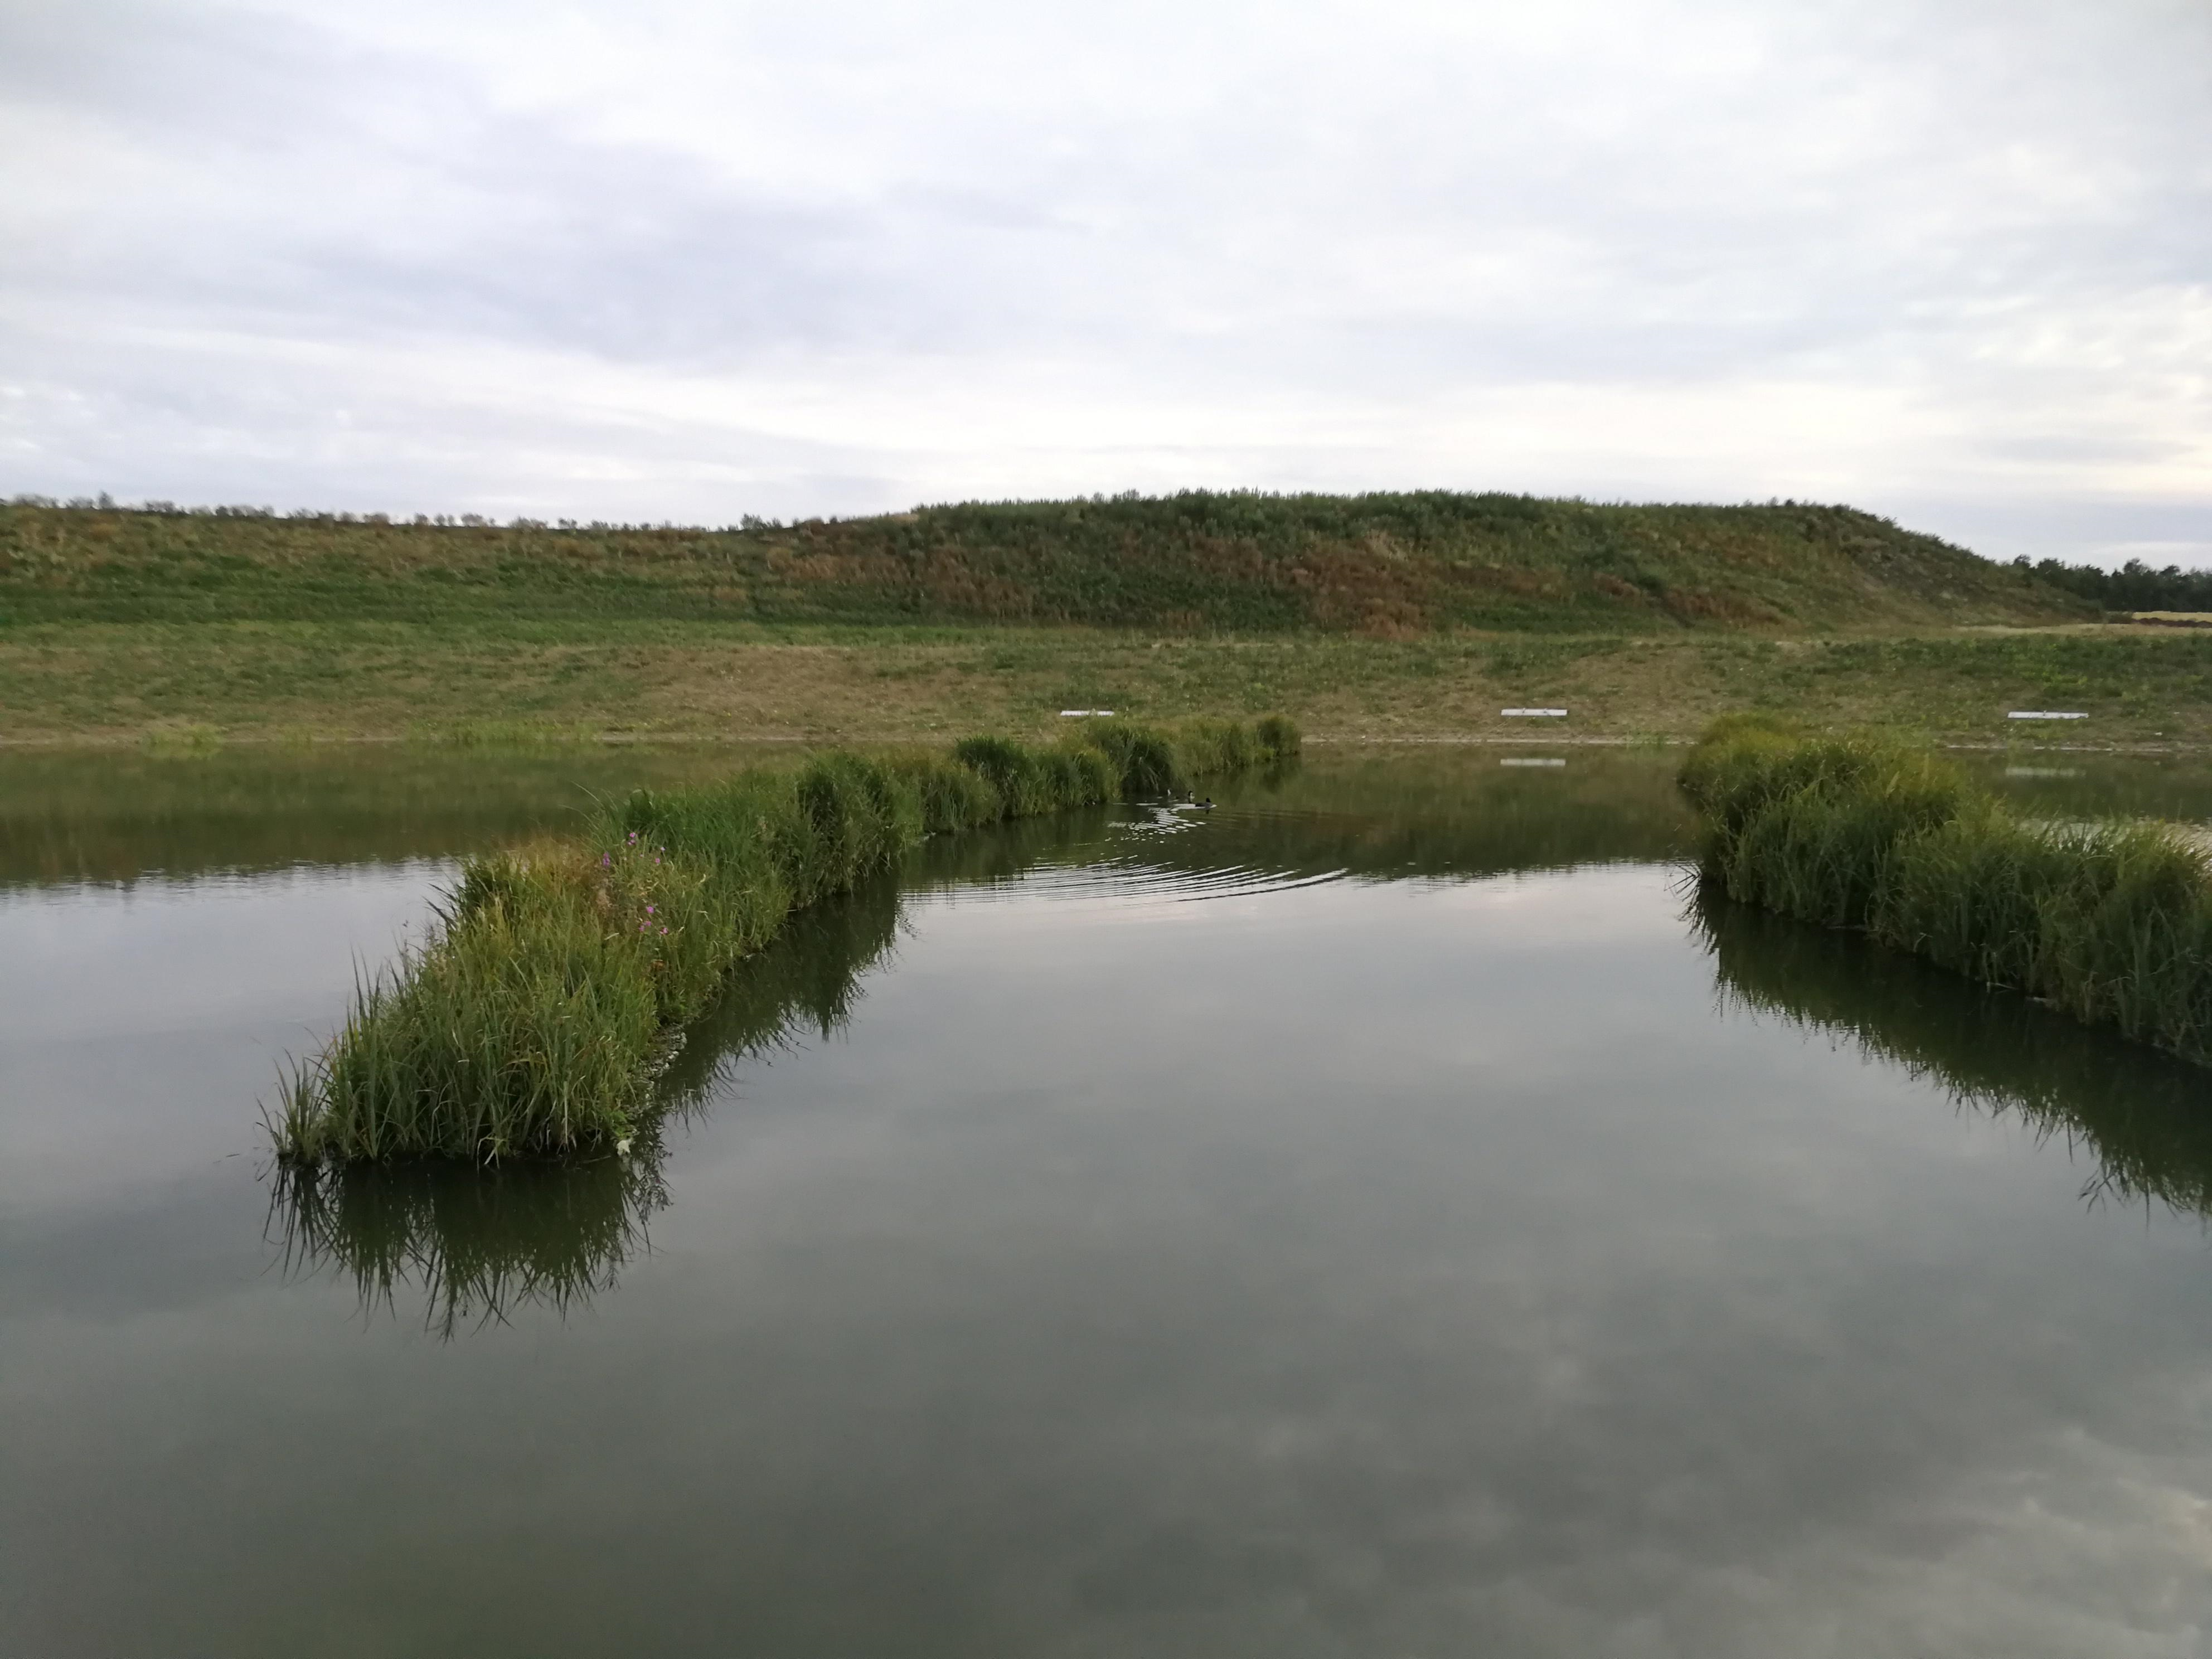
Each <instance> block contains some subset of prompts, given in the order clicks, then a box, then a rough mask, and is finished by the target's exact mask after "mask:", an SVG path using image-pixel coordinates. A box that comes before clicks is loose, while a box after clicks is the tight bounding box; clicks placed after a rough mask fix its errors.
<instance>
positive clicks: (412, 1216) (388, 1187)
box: [270, 1151, 668, 1336]
mask: <svg viewBox="0 0 2212 1659" xmlns="http://www.w3.org/2000/svg"><path fill="white" fill-rule="evenodd" d="M667 1202H668V1189H667V1187H666V1185H665V1183H664V1182H663V1181H662V1180H661V1177H660V1172H659V1158H657V1157H655V1156H653V1155H651V1152H650V1151H647V1152H643V1153H641V1155H639V1156H635V1157H630V1158H598V1159H593V1160H591V1161H589V1162H586V1163H580V1164H569V1165H561V1166H554V1165H546V1164H511V1165H507V1166H505V1167H502V1168H501V1169H497V1170H477V1169H473V1168H470V1167H468V1166H466V1165H457V1164H416V1165H412V1166H407V1167H402V1168H386V1167H380V1166H377V1165H373V1164H356V1165H353V1166H350V1167H348V1168H345V1169H340V1170H325V1169H315V1168H310V1167H306V1166H300V1165H294V1166H290V1167H288V1168H285V1169H283V1170H280V1171H279V1172H278V1176H277V1181H276V1191H275V1193H274V1194H273V1195H272V1198H271V1200H270V1234H271V1236H272V1237H276V1238H277V1239H279V1240H281V1242H282V1243H283V1247H284V1253H285V1258H286V1261H287V1262H288V1263H289V1264H290V1265H292V1266H294V1267H307V1268H312V1267H324V1266H326V1265H327V1266H331V1267H336V1268H337V1270H338V1271H339V1272H340V1273H343V1274H345V1275H347V1276H348V1277H349V1278H351V1279H353V1281H354V1283H355V1285H356V1288H357V1289H358V1290H359V1291H360V1293H361V1298H362V1305H363V1306H364V1307H375V1306H379V1305H382V1306H387V1307H388V1306H390V1305H392V1302H393V1300H394V1296H395V1292H396V1291H398V1290H399V1289H401V1288H402V1287H404V1286H405V1285H410V1284H414V1285H419V1286H420V1288H421V1289H422V1293H423V1295H424V1297H425V1298H426V1299H427V1301H428V1322H429V1323H430V1325H431V1326H432V1327H433V1328H435V1329H437V1330H439V1331H440V1332H441V1334H445V1335H447V1336H450V1335H452V1334H453V1333H454V1332H455V1331H456V1330H457V1329H458V1328H459V1327H460V1326H461V1325H463V1324H465V1323H471V1322H483V1321H486V1320H501V1319H504V1318H505V1317H506V1316H507V1314H508V1313H509V1312H510V1311H511V1310H514V1309H516V1308H519V1307H521V1306H523V1305H526V1304H538V1305H541V1306H545V1307H550V1308H552V1309H554V1310H556V1311H558V1312H565V1311H566V1310H568V1308H569V1307H571V1306H573V1305H574V1304H577V1303H580V1302H584V1301H588V1300H589V1299H590V1298H591V1297H592V1295H593V1294H594V1293H596V1292H598V1291H605V1290H610V1289H611V1288H613V1285H614V1283H615V1276H616V1273H617V1270H618V1269H619V1268H620V1267H621V1266H622V1264H623V1262H624V1261H627V1260H628V1259H629V1256H630V1255H632V1254H633V1253H635V1251H636V1250H638V1249H642V1248H643V1247H644V1245H645V1243H646V1223H647V1220H648V1218H650V1217H651V1216H652V1215H653V1213H654V1212H656V1211H659V1210H660V1209H662V1208H665V1206H666V1205H667Z"/></svg>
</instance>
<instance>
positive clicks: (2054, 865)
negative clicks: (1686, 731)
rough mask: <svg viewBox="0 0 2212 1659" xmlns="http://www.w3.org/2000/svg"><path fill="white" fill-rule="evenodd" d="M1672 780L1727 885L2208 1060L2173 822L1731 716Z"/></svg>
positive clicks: (1849, 739) (2198, 960) (2199, 858)
mask: <svg viewBox="0 0 2212 1659" xmlns="http://www.w3.org/2000/svg"><path fill="white" fill-rule="evenodd" d="M1681 784H1682V787H1683V790H1684V792H1685V793H1686V794H1687V795H1688V796H1689V798H1690V799H1691V800H1692V803H1693V804H1694V805H1696V806H1697V807H1698V809H1699V812H1700V813H1701V815H1702V816H1703V817H1704V818H1705V829H1706V835H1705V848H1704V854H1703V857H1702V860H1701V873H1702V877H1703V879H1704V880H1705V882H1706V883H1707V884H1710V885H1711V886H1712V887H1714V888H1717V890H1720V891H1722V892H1724V893H1725V894H1726V895H1727V896H1728V897H1729V898H1731V899H1735V900H1737V901H1739V902H1744V903H1748V904H1755V905H1759V906H1761V907H1763V908H1766V909H1770V910H1775V911H1779V912H1781V913H1782V914H1784V915H1790V916H1795V917H1797V918H1799V919H1800V920H1802V921H1815V922H1820V923H1821V924H1823V925H1825V926H1827V927H1844V928H1852V929H1857V930H1859V931H1861V932H1863V933H1867V934H1868V935H1869V936H1870V937H1871V938H1873V939H1875V940H1876V941H1878V942H1879V943H1881V944H1882V945H1887V946H1890V947H1892V948H1893V949H1896V950H1900V951H1911V953H1913V954H1914V955H1917V956H1921V957H1926V958H1928V959H1929V960H1930V961H1932V962H1935V963H1938V964H1940V965H1942V967H1945V968H1948V969H1952V970H1954V972H1957V973H1960V974H1964V975H1967V976H1968V977H1970V978H1972V979H1975V980H1978V981H1982V982H1984V983H1985V984H1990V985H1999V986H2004V987H2009V988H2011V989H2014V990H2018V991H2023V992H2026V993H2027V994H2029V995H2030V996H2033V997H2037V998H2039V999H2041V1000H2043V1001H2045V1002H2046V1003H2048V1004H2050V1005H2051V1006H2053V1007H2056V1008H2057V1009H2059V1010H2061V1011H2062V1012H2065V1013H2068V1014H2070V1015H2072V1016H2073V1017H2074V1018H2077V1019H2080V1020H2082V1021H2084V1022H2086V1023H2088V1024H2098V1025H2109V1026H2112V1027H2114V1028H2116V1029H2117V1030H2119V1031H2120V1032H2121V1033H2123V1034H2124V1035H2125V1036H2129V1037H2131V1038H2134V1039H2136V1040H2137V1041H2139V1042H2149V1043H2153V1044H2155V1045H2156V1046H2158V1047H2160V1048H2166V1049H2169V1050H2171V1051H2172V1052H2173V1053H2175V1054H2180V1055H2182V1056H2184V1057H2185V1058H2186V1059H2189V1060H2194V1061H2196V1062H2197V1063H2198V1064H2200V1065H2212V871H2208V867H2207V862H2206V856H2205V854H2204V852H2203V850H2202V849H2200V848H2197V847H2196V846H2194V845H2192V844H2191V843H2190V842H2186V841H2185V840H2183V839H2182V838H2181V837H2180V836H2177V835H2176V834H2175V833H2174V832H2173V831H2172V829H2169V828H2166V827H2165V826H2162V825H2160V824H2157V823H2145V822H2140V821H2134V822H2130V821H2122V820H2113V821H2103V822H2092V823H2046V822H2040V821H2037V820H2033V819H2027V818H2022V817H2018V816H2017V815H2015V813H2013V812H2012V811H2008V809H2007V808H2006V807H2005V806H2004V805H2002V803H2001V802H1999V801H1998V800H1997V799H1995V798H1994V797H1992V796H1991V795H1990V794H1989V793H1986V792H1985V791H1983V790H1981V789H1978V788H1977V787H1974V786H1973V785H1972V783H1970V782H1969V781H1967V780H1966V778H1965V777H1964V775H1961V774H1960V772H1959V770H1958V769H1956V768H1954V767H1952V766H1950V765H1948V764H1947V763H1944V762H1943V761H1942V760H1941V759H1939V758H1938V757H1936V756H1935V755H1933V754H1930V753H1929V752H1928V751H1927V750H1922V749H1917V748H1914V747H1912V746H1911V745H1909V744H1904V743H1901V742H1899V741H1897V740H1895V739H1893V738H1882V737H1875V736H1868V735H1852V736H1843V737H1826V736H1818V737H1816V736H1808V735H1804V734H1802V733H1799V732H1793V731H1791V730H1789V729H1787V728H1785V727H1784V726H1778V725H1775V724H1772V723H1768V722H1764V721H1759V720H1747V719H1741V718H1738V719H1731V720H1724V721H1722V722H1720V723H1717V725H1716V726H1713V727H1712V728H1711V730H1710V731H1709V732H1707V733H1706V735H1705V738H1703V739H1702V740H1701V741H1700V742H1699V744H1698V745H1697V747H1696V748H1695V749H1694V750H1692V752H1691V754H1690V757H1689V758H1688V760H1687V761H1686V762H1685V763H1684V765H1683V768H1682V771H1681Z"/></svg>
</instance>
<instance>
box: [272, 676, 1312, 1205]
mask: <svg viewBox="0 0 2212 1659" xmlns="http://www.w3.org/2000/svg"><path fill="white" fill-rule="evenodd" d="M1297 744H1298V736H1297V728H1296V727H1295V726H1292V725H1291V724H1290V722H1288V721H1287V720H1280V719H1277V720H1273V721H1270V722H1268V723H1267V725H1266V726H1265V728H1264V733H1263V732H1261V731H1258V730H1255V729H1253V728H1250V727H1247V726H1238V725H1234V724H1232V723H1230V722H1226V721H1194V722H1191V723H1189V724H1188V725H1187V726H1175V727H1162V728H1145V727H1138V726H1133V725H1131V724H1129V723H1127V722H1124V721H1119V720H1096V721H1090V722H1086V724H1085V727H1084V728H1083V729H1082V730H1081V731H1079V732H1076V733H1073V734H1072V735H1071V737H1070V738H1068V739H1067V740H1066V741H1064V742H1062V743H1060V744H1054V745H1051V746H1039V745H1029V744H1018V743H1015V742H1012V741H1010V740H1008V739H1005V738H969V739H968V740H966V741H965V742H963V743H962V744H959V745H957V747H956V749H955V750H954V751H953V753H952V754H951V756H950V757H945V756H939V755H929V754H914V755H905V756H899V757H893V758H890V759H873V758H869V757H862V756H859V755H853V754H844V753H829V754H824V755H821V756H817V757H815V758H814V759H812V760H811V761H810V762H808V763H806V764H805V765H804V766H802V767H799V768H798V769H794V770H789V771H755V772H748V773H743V774H740V775H737V776H735V777H732V778H730V779H727V780H726V781H721V782H719V783H714V784H708V785H703V786H699V787H690V788H683V789H671V790H663V791H653V790H639V791H637V792H636V793H633V794H631V795H630V796H629V798H628V799H624V800H622V801H620V802H617V803H613V804H611V805H607V806H605V807H604V808H602V809H601V810H600V811H599V812H598V813H597V814H596V815H595V816H594V817H593V818H592V821H591V822H590V823H589V825H588V827H587V828H586V831H585V833H584V834H583V836H581V837H580V839H577V840H574V841H562V842H538V843H533V844H531V845H526V846H523V847H519V848H510V849H507V850H505V851H501V852H499V853H495V854H489V855H488V856H486V857H483V858H479V859H475V860H471V861H470V863H469V864H468V865H467V866H466V867H465V869H464V871H463V872H462V875H461V878H460V879H459V882H457V883H456V884H455V885H454V886H453V889H452V890H450V891H449V892H448V893H447V895H446V896H445V898H444V900H443V901H442V902H441V907H440V910H439V915H438V925H437V926H436V927H435V929H434V930H433V932H432V935H431V937H430V938H429V939H428V941H427V942H425V943H424V944H422V945H419V946H416V947H415V948H413V949H411V950H409V951H404V952H403V953H402V955H401V957H400V958H399V960H398V963H396V964H395V965H394V966H392V968H390V969H386V970H384V971H383V972H380V973H378V974H374V975H370V976H368V977H367V978H365V979H363V981H362V982H361V984H360V985H359V987H358V988H357V992H356V997H355V999H354V1004H353V1007H352V1009H351V1010H350V1012H349V1014H348V1016H347V1018H346V1022H345V1024H344V1026H343V1028H342V1029H341V1030H340V1031H339V1032H338V1034H337V1036H336V1037H335V1038H334V1039H333V1040H332V1041H331V1043H330V1044H329V1046H328V1047H326V1048H325V1049H324V1050H323V1051H322V1052H321V1053H320V1054H318V1055H315V1056H313V1058H311V1059H309V1060H306V1061H305V1062H303V1063H301V1065H299V1066H297V1067H296V1068H295V1069H294V1070H293V1071H292V1072H291V1073H289V1075H288V1076H287V1077H286V1079H285V1080H284V1086H283V1092H282V1095H281V1097H280V1099H279V1101H278V1103H277V1107H276V1114H275V1116H274V1118H273V1120H272V1121H271V1122H270V1133H271V1136H272V1139H274V1140H275V1142H276V1151H277V1153H278V1156H279V1158H282V1159H283V1161H284V1162H285V1163H287V1164H297V1165H313V1164H353V1163H392V1162H398V1161H405V1160H410V1159H417V1158H465V1159H471V1160H476V1161H480V1162H491V1161H496V1160H501V1159H507V1158H569V1157H575V1156H592V1155H599V1154H604V1153H606V1152H617V1151H621V1150H624V1149H626V1147H627V1146H628V1145H629V1142H630V1141H631V1140H632V1139H634V1138H635V1136H637V1135H638V1134H639V1133H641V1131H642V1129H643V1128H645V1127H647V1125H648V1124H649V1122H650V1121H651V1119H652V1117H653V1109H654V1108H653V1103H654V1100H655V1094H654V1089H653V1084H654V1079H655V1077H656V1076H657V1075H658V1073H659V1072H660V1071H661V1070H662V1069H663V1068H665V1066H666V1065H667V1064H668V1062H669V1060H671V1058H672V1056H673V1054H674V1053H675V1052H676V1049H677V1048H678V1045H679V1043H680V1041H681V1035H680V1034H681V1031H682V1028H683V1027H684V1024H686V1022H688V1021H690V1020H691V1019H693V1018H696V1016H698V1015H699V1014H700V1013H701V1012H702V1011H704V1010H705V1009H706V1008H707V1006H708V1004H709V1002H710V1001H711V1000H713V998H714V994H715V993H716V992H717V990H718V989H719V987H720V986H721V985H722V984H723V982H724V981H725V980H726V978H727V977H728V975H729V974H730V972H731V970H732V969H733V968H735V967H736V965H737V964H738V963H739V962H741V961H742V960H744V958H745V957H750V956H751V955H753V954H755V953H756V952H757V951H760V950H762V949H763V946H765V945H767V944H768V943H769V940H770V939H773V938H774V937H775V934H776V933H777V931H778V930H779V929H780V928H781V927H783V926H784V924H785V921H786V920H787V918H788V917H789V916H790V915H792V914H793V912H794V911H797V910H799V909H802V908H805V907H806V906H809V905H811V904H813V903H815V902H818V901H819V900H822V899H823V898H827V897H829V896H831V895H833V894H837V893H843V892H847V891H848V890H851V889H853V888H854V886H856V885H857V884H860V882H861V881H863V880H864V879H866V878H867V877H868V876H870V875H871V874H872V873H874V872H879V871H884V870H887V869H890V868H891V867H892V866H895V865H896V863H898V862H899V861H900V860H902V858H903V857H904V856H905V855H906V854H907V853H908V851H909V850H910V849H911V848H914V847H915V845H916V844H917V843H919V842H921V840H922V839H923V838H924V837H925V836H932V835H943V834H951V833H956V832H957V831H960V830H963V829H972V828H975V827H978V826H980V825H982V824H987V823H996V822H999V821H1000V820H1002V819H1007V818H1020V817H1033V816H1036V815H1038V814H1042V813H1047V812H1054V811H1061V810H1063V809H1066V808H1069V807H1076V806H1086V805H1100V804H1103V802H1106V801H1109V800H1112V799H1117V798H1121V797H1124V796H1130V795H1144V794H1150V793H1163V792H1164V791H1165V790H1168V789H1171V788H1174V787H1179V786H1181V785H1182V784H1183V783H1184V781H1186V780H1188V779H1191V778H1196V777H1202V776H1206V775H1216V774H1222V773H1227V772H1232V771H1236V770H1238V769H1243V768H1247V767H1250V766H1254V765H1258V764H1261V763H1267V762H1272V761H1274V760H1279V759H1284V758H1287V757H1290V756H1291V755H1294V754H1295V753H1296V752H1297Z"/></svg>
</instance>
